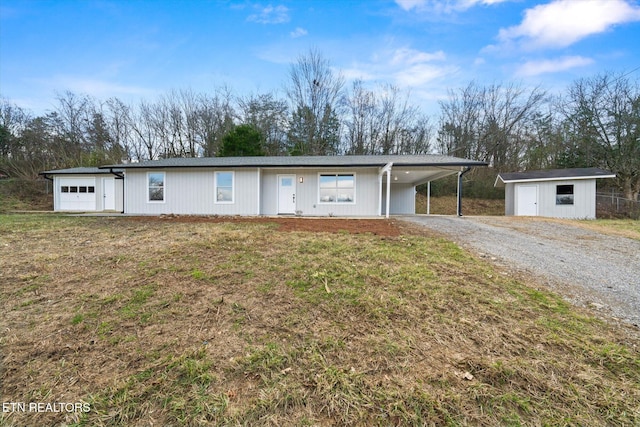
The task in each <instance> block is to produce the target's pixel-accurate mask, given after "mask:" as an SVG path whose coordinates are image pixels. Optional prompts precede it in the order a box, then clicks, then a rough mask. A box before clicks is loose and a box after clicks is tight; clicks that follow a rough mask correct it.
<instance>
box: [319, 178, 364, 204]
mask: <svg viewBox="0 0 640 427" xmlns="http://www.w3.org/2000/svg"><path fill="white" fill-rule="evenodd" d="M319 185H320V191H319V195H320V203H354V202H355V200H356V178H355V175H354V174H352V173H345V174H321V175H320V180H319Z"/></svg>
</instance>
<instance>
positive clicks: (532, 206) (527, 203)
mask: <svg viewBox="0 0 640 427" xmlns="http://www.w3.org/2000/svg"><path fill="white" fill-rule="evenodd" d="M516 215H521V216H537V215H538V186H537V185H520V186H518V211H517V214H516Z"/></svg>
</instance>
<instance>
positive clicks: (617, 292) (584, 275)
mask: <svg viewBox="0 0 640 427" xmlns="http://www.w3.org/2000/svg"><path fill="white" fill-rule="evenodd" d="M401 219H403V220H405V221H410V222H414V223H418V224H422V225H424V226H426V227H428V228H431V229H433V230H434V231H437V232H440V233H443V234H445V235H447V236H448V237H449V238H450V239H451V240H453V241H454V242H456V243H458V244H459V245H461V246H462V247H465V248H468V249H472V250H473V251H474V252H476V253H479V254H480V256H483V257H488V258H491V259H492V260H493V261H494V262H497V263H500V264H503V265H505V266H508V267H510V268H515V269H516V270H525V271H528V272H530V273H533V274H534V275H536V276H538V277H540V278H543V279H545V280H546V285H547V286H549V287H550V288H551V289H554V290H555V291H557V292H558V293H559V294H561V295H564V296H565V297H566V298H567V299H568V300H570V301H571V302H572V303H574V304H577V305H582V306H589V307H591V308H595V309H597V310H598V311H600V312H602V313H603V314H605V315H608V316H612V317H615V318H618V319H622V320H624V321H626V322H629V323H631V324H633V325H636V326H637V327H640V241H637V240H633V239H628V238H624V237H615V236H609V235H605V234H601V233H598V232H595V231H591V230H586V229H584V228H580V227H577V226H572V225H568V224H561V223H555V222H551V221H546V220H544V219H529V218H527V219H522V218H515V217H451V216H435V215H431V216H407V217H402V218H401Z"/></svg>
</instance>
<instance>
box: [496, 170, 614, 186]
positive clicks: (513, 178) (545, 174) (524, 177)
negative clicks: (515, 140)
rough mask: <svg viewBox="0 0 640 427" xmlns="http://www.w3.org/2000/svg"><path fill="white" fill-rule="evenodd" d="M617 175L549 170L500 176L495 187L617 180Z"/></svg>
mask: <svg viewBox="0 0 640 427" xmlns="http://www.w3.org/2000/svg"><path fill="white" fill-rule="evenodd" d="M615 177H616V175H615V174H614V173H611V172H609V171H607V170H604V169H599V168H572V169H547V170H536V171H526V172H511V173H501V174H498V177H497V178H496V182H495V184H494V186H495V187H497V186H502V185H504V184H507V183H511V182H526V181H560V180H569V179H594V178H615Z"/></svg>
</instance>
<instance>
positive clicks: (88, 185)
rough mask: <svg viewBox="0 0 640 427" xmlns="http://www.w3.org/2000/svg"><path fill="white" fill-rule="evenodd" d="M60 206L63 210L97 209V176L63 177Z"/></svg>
mask: <svg viewBox="0 0 640 427" xmlns="http://www.w3.org/2000/svg"><path fill="white" fill-rule="evenodd" d="M59 192H60V193H59V194H60V206H59V210H62V211H94V210H96V180H95V178H61V179H60V189H59Z"/></svg>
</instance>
